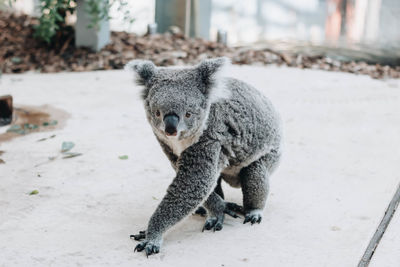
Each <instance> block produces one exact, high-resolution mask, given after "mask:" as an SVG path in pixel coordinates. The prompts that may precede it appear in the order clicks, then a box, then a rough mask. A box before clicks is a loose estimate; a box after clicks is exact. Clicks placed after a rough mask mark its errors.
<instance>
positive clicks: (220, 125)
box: [205, 78, 281, 175]
mask: <svg viewBox="0 0 400 267" xmlns="http://www.w3.org/2000/svg"><path fill="white" fill-rule="evenodd" d="M224 84H225V86H226V88H227V89H228V90H229V91H230V92H231V96H230V97H229V98H227V99H220V100H219V101H218V102H215V103H213V104H212V106H211V108H210V114H209V118H208V124H207V129H206V130H205V135H209V136H210V138H213V139H217V140H219V141H220V142H221V144H222V153H223V154H224V156H225V157H226V161H227V163H228V164H229V167H228V170H227V171H228V172H229V169H230V170H231V172H233V173H232V175H235V174H234V172H237V171H239V170H240V169H241V168H242V167H245V166H247V165H249V164H250V163H252V162H253V161H255V160H257V159H258V158H260V157H261V156H263V155H266V154H268V153H277V154H279V153H280V145H281V125H280V119H279V115H278V114H277V112H276V111H275V109H274V107H273V106H272V104H271V102H270V101H269V100H268V99H267V98H266V97H265V96H264V95H263V94H261V93H260V92H259V91H258V90H256V89H255V88H253V87H252V86H250V85H248V84H246V83H245V82H242V81H239V80H237V79H233V78H224Z"/></svg>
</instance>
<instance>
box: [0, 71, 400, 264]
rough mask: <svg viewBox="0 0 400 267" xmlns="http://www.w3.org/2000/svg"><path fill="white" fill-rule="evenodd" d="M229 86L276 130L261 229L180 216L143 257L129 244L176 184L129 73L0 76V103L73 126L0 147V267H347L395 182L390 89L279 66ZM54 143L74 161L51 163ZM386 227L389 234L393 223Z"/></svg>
mask: <svg viewBox="0 0 400 267" xmlns="http://www.w3.org/2000/svg"><path fill="white" fill-rule="evenodd" d="M230 75H232V76H234V77H237V78H240V79H243V80H245V81H247V82H249V83H251V84H253V85H254V86H256V87H257V88H259V89H260V90H262V91H263V93H265V94H266V95H267V96H269V97H270V98H271V100H272V101H273V102H274V103H275V105H276V106H277V108H278V110H280V112H281V115H282V119H283V122H284V129H285V154H284V158H283V160H282V163H281V166H280V167H279V169H278V170H277V172H276V173H275V174H274V175H273V177H272V180H271V192H270V197H269V200H268V204H267V208H266V209H265V211H264V218H263V222H262V224H261V225H255V226H250V225H243V224H242V219H233V218H226V223H225V225H224V229H223V230H222V231H221V232H216V233H213V232H204V233H202V232H201V228H202V226H203V223H204V218H202V217H199V216H190V217H189V218H188V219H186V220H185V221H183V222H182V223H180V224H179V225H177V226H176V227H174V228H173V229H172V230H171V231H169V232H168V234H167V235H165V238H164V245H163V247H162V251H161V252H160V254H158V255H155V256H151V257H150V258H149V259H147V258H146V257H145V256H144V255H143V254H142V253H133V248H134V246H135V244H136V243H135V242H134V241H131V240H130V239H129V235H130V234H132V233H136V232H138V231H139V230H142V229H145V227H146V225H147V221H148V219H149V217H150V216H151V214H152V212H153V211H154V209H155V208H156V206H157V204H158V203H159V201H160V199H161V198H162V197H163V195H164V193H165V190H166V188H167V186H168V184H169V183H170V182H171V179H172V178H173V176H174V173H173V170H172V168H171V167H170V165H169V163H168V161H167V159H166V157H165V156H164V155H163V154H162V152H161V149H160V148H159V146H158V144H157V142H156V140H155V138H154V137H153V135H152V132H151V129H150V127H149V126H148V124H147V122H146V120H145V116H144V111H143V107H142V104H141V102H140V100H139V97H138V90H137V88H135V86H134V85H133V84H132V83H131V77H130V76H129V74H128V73H126V72H123V71H108V72H91V73H62V74H24V75H3V77H2V80H1V83H0V94H6V93H11V94H12V95H13V96H14V102H15V105H36V106H40V105H44V104H49V105H51V106H53V107H54V108H58V109H62V110H64V111H66V112H67V113H68V114H69V119H68V120H67V121H66V122H65V127H64V128H62V129H56V130H54V131H51V132H40V133H32V134H28V135H26V136H23V137H19V138H15V139H13V140H10V141H7V142H3V143H1V144H0V150H2V151H5V153H4V154H3V155H1V156H0V157H1V158H2V159H3V160H4V161H5V164H1V165H0V182H1V185H0V266H188V265H189V264H190V266H204V265H207V266H356V264H357V263H358V261H359V259H360V258H361V256H362V254H363V252H364V249H365V248H366V246H367V244H368V242H369V240H370V238H371V236H372V235H373V233H374V232H375V229H376V227H377V225H378V224H379V222H380V220H381V218H382V216H383V214H384V210H385V208H386V206H387V205H388V203H389V201H390V199H391V198H392V196H393V193H394V191H395V189H396V186H397V185H398V182H399V180H400V177H399V165H398V162H399V160H400V150H399V147H400V139H399V133H400V114H399V113H400V108H399V106H400V98H399V97H400V81H399V80H387V81H381V80H372V79H371V78H369V77H366V76H355V75H351V74H346V73H333V72H323V71H318V70H300V69H291V68H278V67H268V68H266V67H247V66H243V67H238V66H235V67H232V69H231V71H230ZM5 129H6V128H5V127H2V128H0V132H4V131H5ZM51 135H56V136H55V137H54V138H51V139H48V140H45V141H42V142H38V141H37V140H39V139H41V138H45V137H49V136H51ZM63 141H73V142H74V143H75V144H76V146H75V147H74V148H73V150H72V151H75V152H80V153H82V154H83V155H82V156H80V157H76V158H71V159H62V158H61V157H60V156H58V158H56V159H55V160H53V161H48V157H52V156H57V155H59V151H60V148H61V143H62V142H63ZM121 155H128V156H129V158H128V159H127V160H121V159H119V158H118V157H119V156H121ZM38 164H39V166H37V165H38ZM35 166H36V167H35ZM224 188H225V189H226V190H225V191H226V196H227V199H228V200H230V201H235V202H239V203H240V202H241V193H240V190H237V189H231V188H229V187H228V186H224ZM35 189H36V190H38V191H39V194H37V195H29V194H28V193H29V192H31V191H32V190H35ZM394 223H396V224H394ZM390 227H391V229H392V230H391V232H392V233H394V231H393V228H395V229H397V230H395V231H396V232H397V233H398V228H399V220H398V216H397V220H394V221H393V224H392V225H391V226H390ZM388 233H389V234H390V232H388ZM397 243H398V242H397ZM383 263H384V265H376V266H395V265H393V264H396V263H395V262H391V263H389V262H388V263H387V264H386V263H385V261H384V262H383Z"/></svg>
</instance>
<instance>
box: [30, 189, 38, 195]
mask: <svg viewBox="0 0 400 267" xmlns="http://www.w3.org/2000/svg"><path fill="white" fill-rule="evenodd" d="M37 194H39V191H38V190H36V189H35V190H33V191H32V192H30V193H29V195H37Z"/></svg>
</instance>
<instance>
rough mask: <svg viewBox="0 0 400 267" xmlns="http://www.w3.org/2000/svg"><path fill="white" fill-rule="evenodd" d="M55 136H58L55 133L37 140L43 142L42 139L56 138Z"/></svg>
mask: <svg viewBox="0 0 400 267" xmlns="http://www.w3.org/2000/svg"><path fill="white" fill-rule="evenodd" d="M54 137H56V135H55V134H53V135H52V136H49V137H44V138H41V139H39V140H37V142H42V141H45V140H47V139H51V138H54Z"/></svg>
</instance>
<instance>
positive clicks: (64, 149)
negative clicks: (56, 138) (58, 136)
mask: <svg viewBox="0 0 400 267" xmlns="http://www.w3.org/2000/svg"><path fill="white" fill-rule="evenodd" d="M74 146H75V144H74V143H73V142H63V143H62V145H61V152H62V153H64V152H67V151H70V150H71V149H72V148H73V147H74Z"/></svg>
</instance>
